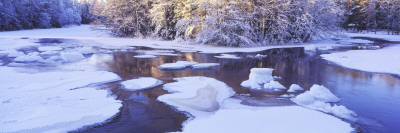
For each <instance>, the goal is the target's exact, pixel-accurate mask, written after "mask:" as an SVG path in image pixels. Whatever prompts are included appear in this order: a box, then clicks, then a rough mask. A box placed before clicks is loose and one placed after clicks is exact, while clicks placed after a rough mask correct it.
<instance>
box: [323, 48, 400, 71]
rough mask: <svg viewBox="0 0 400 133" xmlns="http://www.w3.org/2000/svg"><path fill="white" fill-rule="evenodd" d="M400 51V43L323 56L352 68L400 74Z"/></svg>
mask: <svg viewBox="0 0 400 133" xmlns="http://www.w3.org/2000/svg"><path fill="white" fill-rule="evenodd" d="M399 51H400V45H394V46H389V47H385V48H383V49H378V50H349V51H346V52H337V53H331V54H323V55H321V57H322V58H323V59H325V60H328V61H331V62H334V63H336V64H338V65H341V66H344V67H348V68H352V69H357V70H362V71H368V72H378V73H391V74H397V75H400V52H399Z"/></svg>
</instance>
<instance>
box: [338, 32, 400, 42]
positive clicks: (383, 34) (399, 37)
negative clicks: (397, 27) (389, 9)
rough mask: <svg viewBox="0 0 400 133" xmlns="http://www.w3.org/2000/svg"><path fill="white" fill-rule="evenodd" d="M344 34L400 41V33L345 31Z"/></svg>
mask: <svg viewBox="0 0 400 133" xmlns="http://www.w3.org/2000/svg"><path fill="white" fill-rule="evenodd" d="M344 35H346V36H348V37H369V38H378V39H383V40H387V41H397V42H399V41H400V35H390V34H389V35H388V34H387V32H385V31H384V32H377V33H376V34H375V32H369V33H348V32H345V33H344Z"/></svg>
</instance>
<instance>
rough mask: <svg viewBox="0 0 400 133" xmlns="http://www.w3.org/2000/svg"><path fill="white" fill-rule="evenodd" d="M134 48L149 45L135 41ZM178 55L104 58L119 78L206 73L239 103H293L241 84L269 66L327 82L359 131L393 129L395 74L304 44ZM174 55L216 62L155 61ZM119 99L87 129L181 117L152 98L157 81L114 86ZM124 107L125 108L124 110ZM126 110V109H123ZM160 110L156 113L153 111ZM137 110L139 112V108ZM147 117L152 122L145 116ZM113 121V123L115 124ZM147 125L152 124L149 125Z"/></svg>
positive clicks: (399, 100) (287, 79) (297, 80)
mask: <svg viewBox="0 0 400 133" xmlns="http://www.w3.org/2000/svg"><path fill="white" fill-rule="evenodd" d="M137 49H139V50H150V48H146V47H138V48H137ZM176 53H179V54H182V56H178V57H175V56H159V57H158V58H156V59H136V58H133V56H135V55H137V53H135V52H118V53H114V54H113V56H114V61H113V62H112V63H108V64H109V68H110V70H111V71H113V72H115V73H117V74H118V75H120V76H121V77H122V78H123V79H132V78H136V77H154V78H158V79H161V80H163V81H164V82H166V83H168V82H173V80H172V79H173V78H176V77H187V76H206V77H212V78H216V79H218V80H220V81H222V82H225V83H226V84H228V85H229V86H230V87H232V88H233V89H234V90H235V92H236V93H237V95H236V96H235V97H236V98H239V99H243V100H244V101H245V102H244V104H248V105H254V106H281V105H292V104H293V103H292V102H290V101H289V100H288V99H279V98H277V97H278V96H279V95H281V94H285V92H275V93H270V92H262V91H250V90H248V89H244V88H242V87H241V86H240V83H241V82H242V81H244V80H247V79H248V75H249V72H250V69H251V68H254V67H260V68H273V69H275V70H274V73H273V75H274V76H279V77H281V78H282V79H280V80H278V81H279V82H280V83H281V84H282V85H284V86H285V87H287V88H288V87H289V86H290V85H291V84H299V85H300V86H302V87H304V88H307V89H308V88H310V87H311V86H312V85H313V84H321V85H324V86H326V87H328V88H329V89H330V90H331V91H332V92H333V93H334V94H335V95H337V96H339V97H340V98H341V99H342V101H341V102H339V103H338V104H339V105H345V106H346V107H348V108H349V109H350V110H353V111H355V112H357V114H358V119H359V121H358V122H357V123H355V124H354V126H355V127H356V128H359V130H360V131H363V132H395V131H398V130H399V127H398V126H397V123H400V116H399V115H397V114H398V113H400V108H397V107H399V106H400V79H399V78H396V77H394V76H391V75H388V74H376V73H368V72H362V71H356V70H351V69H347V68H343V67H340V66H337V65H334V64H330V63H329V62H327V61H324V60H322V59H321V58H320V57H319V56H318V54H319V53H317V54H312V53H311V54H308V53H307V52H305V51H304V49H303V48H284V49H271V50H266V51H262V52H256V53H234V54H237V55H239V56H241V57H244V58H243V59H241V60H232V59H218V58H214V57H213V56H215V55H218V54H201V53H180V52H176ZM256 54H263V55H268V56H267V57H266V58H249V57H247V56H249V55H250V56H251V55H256ZM179 60H187V61H196V62H200V63H209V62H211V63H212V62H217V63H220V66H219V67H218V68H215V69H210V70H193V69H185V70H176V71H162V70H159V69H158V66H160V65H161V64H164V63H171V62H176V61H179ZM113 92H114V94H115V95H117V96H118V99H120V100H124V107H123V113H122V114H121V116H120V117H121V119H122V118H124V120H117V121H114V122H111V123H110V124H106V125H104V126H101V127H99V128H95V129H90V130H88V131H87V132H108V131H116V132H119V131H126V132H166V131H179V130H180V128H181V125H180V122H183V121H184V120H186V117H184V116H183V114H181V113H177V112H174V111H173V109H171V108H170V107H168V106H165V105H164V104H162V103H160V102H158V101H157V100H156V98H157V97H158V96H159V95H162V94H165V93H166V92H165V91H163V90H162V88H161V87H157V88H155V89H150V90H146V91H142V92H126V91H124V90H121V89H118V87H116V89H113ZM125 111H127V112H126V113H124V112H125ZM129 111H130V113H128V112H129ZM154 111H159V113H154ZM138 112H139V113H138ZM149 121H151V122H149ZM117 125H118V126H117ZM149 127H151V128H149Z"/></svg>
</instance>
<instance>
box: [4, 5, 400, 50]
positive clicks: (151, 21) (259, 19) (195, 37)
mask: <svg viewBox="0 0 400 133" xmlns="http://www.w3.org/2000/svg"><path fill="white" fill-rule="evenodd" d="M0 15H1V16H0V31H4V30H20V29H32V28H50V27H62V26H64V25H68V24H81V23H91V22H93V21H94V20H101V22H102V23H103V24H105V25H107V26H109V27H112V31H113V33H115V35H117V36H124V37H142V38H145V37H154V38H160V39H164V40H174V39H178V40H184V41H193V42H197V43H201V44H209V45H222V46H253V45H271V44H272V45H274V44H285V43H290V42H305V41H308V40H317V39H324V38H329V37H331V36H332V35H334V34H335V33H337V32H336V31H338V30H340V29H343V28H344V29H346V30H355V31H359V32H360V31H376V30H377V29H378V30H382V29H385V30H387V31H388V33H392V34H396V33H397V34H398V32H399V31H400V1H399V0H107V2H103V1H98V0H79V1H77V0H46V1H41V0H0Z"/></svg>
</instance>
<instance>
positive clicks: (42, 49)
mask: <svg viewBox="0 0 400 133" xmlns="http://www.w3.org/2000/svg"><path fill="white" fill-rule="evenodd" d="M38 50H39V51H40V52H44V51H60V50H63V48H61V47H58V46H42V47H39V48H38Z"/></svg>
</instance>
